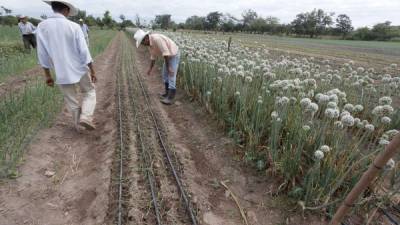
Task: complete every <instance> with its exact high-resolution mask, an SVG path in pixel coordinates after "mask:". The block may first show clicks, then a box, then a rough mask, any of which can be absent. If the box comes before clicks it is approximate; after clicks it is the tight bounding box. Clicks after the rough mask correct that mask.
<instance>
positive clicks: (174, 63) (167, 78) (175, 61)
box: [162, 52, 181, 89]
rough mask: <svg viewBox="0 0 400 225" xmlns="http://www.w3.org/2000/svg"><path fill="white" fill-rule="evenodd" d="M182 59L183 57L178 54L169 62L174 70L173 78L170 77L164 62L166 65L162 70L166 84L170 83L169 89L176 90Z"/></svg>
mask: <svg viewBox="0 0 400 225" xmlns="http://www.w3.org/2000/svg"><path fill="white" fill-rule="evenodd" d="M180 58H181V55H180V53H179V52H178V54H176V55H175V56H172V57H170V58H169V60H168V63H169V66H170V67H172V69H173V70H174V75H173V76H169V74H168V69H167V66H166V65H165V62H164V65H163V68H162V76H163V81H164V83H168V88H169V89H176V74H177V73H178V67H179V61H180Z"/></svg>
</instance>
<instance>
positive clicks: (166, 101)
mask: <svg viewBox="0 0 400 225" xmlns="http://www.w3.org/2000/svg"><path fill="white" fill-rule="evenodd" d="M175 94H176V89H170V90H169V91H168V97H166V98H164V99H163V100H161V102H162V103H163V104H166V105H172V104H173V103H174V99H175Z"/></svg>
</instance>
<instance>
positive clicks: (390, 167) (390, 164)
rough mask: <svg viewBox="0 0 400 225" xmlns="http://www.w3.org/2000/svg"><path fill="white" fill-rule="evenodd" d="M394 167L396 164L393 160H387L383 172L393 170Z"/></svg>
mask: <svg viewBox="0 0 400 225" xmlns="http://www.w3.org/2000/svg"><path fill="white" fill-rule="evenodd" d="M395 166H396V162H395V161H394V160H393V159H389V161H387V163H386V165H385V170H393V169H394V167H395Z"/></svg>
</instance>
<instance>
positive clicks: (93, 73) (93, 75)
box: [88, 62, 97, 83]
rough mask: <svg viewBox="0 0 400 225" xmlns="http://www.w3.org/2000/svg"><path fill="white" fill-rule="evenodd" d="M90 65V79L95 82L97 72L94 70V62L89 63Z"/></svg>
mask: <svg viewBox="0 0 400 225" xmlns="http://www.w3.org/2000/svg"><path fill="white" fill-rule="evenodd" d="M88 67H89V70H90V80H91V81H92V82H93V83H96V82H97V77H96V72H94V68H93V63H91V62H90V63H89V64H88Z"/></svg>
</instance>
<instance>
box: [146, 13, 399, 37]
mask: <svg viewBox="0 0 400 225" xmlns="http://www.w3.org/2000/svg"><path fill="white" fill-rule="evenodd" d="M151 24H152V27H153V28H154V29H157V28H158V29H188V30H204V31H221V32H248V33H257V34H270V35H287V36H299V37H310V38H316V37H320V36H336V37H338V38H339V37H340V38H342V39H350V40H351V39H352V40H380V41H388V40H400V26H393V25H392V24H391V22H390V21H386V22H383V23H378V24H376V25H374V26H373V27H372V28H368V27H361V28H358V29H356V30H355V29H354V27H353V25H352V20H351V19H350V17H349V16H348V15H346V14H338V15H337V16H335V13H331V12H330V13H328V12H325V11H324V10H322V9H314V10H312V11H310V12H303V13H299V14H297V15H296V17H295V19H294V20H293V21H292V22H290V23H287V24H285V23H281V22H280V20H279V18H277V17H273V16H268V17H262V16H260V15H259V14H258V13H257V12H256V11H254V10H252V9H248V10H245V11H243V13H242V14H241V17H240V18H237V17H235V16H233V15H231V14H229V13H226V14H223V13H221V12H218V11H215V12H210V13H208V14H207V15H206V16H197V15H194V16H190V17H189V18H187V19H186V21H185V22H184V23H175V22H174V21H172V20H171V15H170V14H163V15H156V17H155V19H154V20H153V21H152V22H151Z"/></svg>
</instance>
